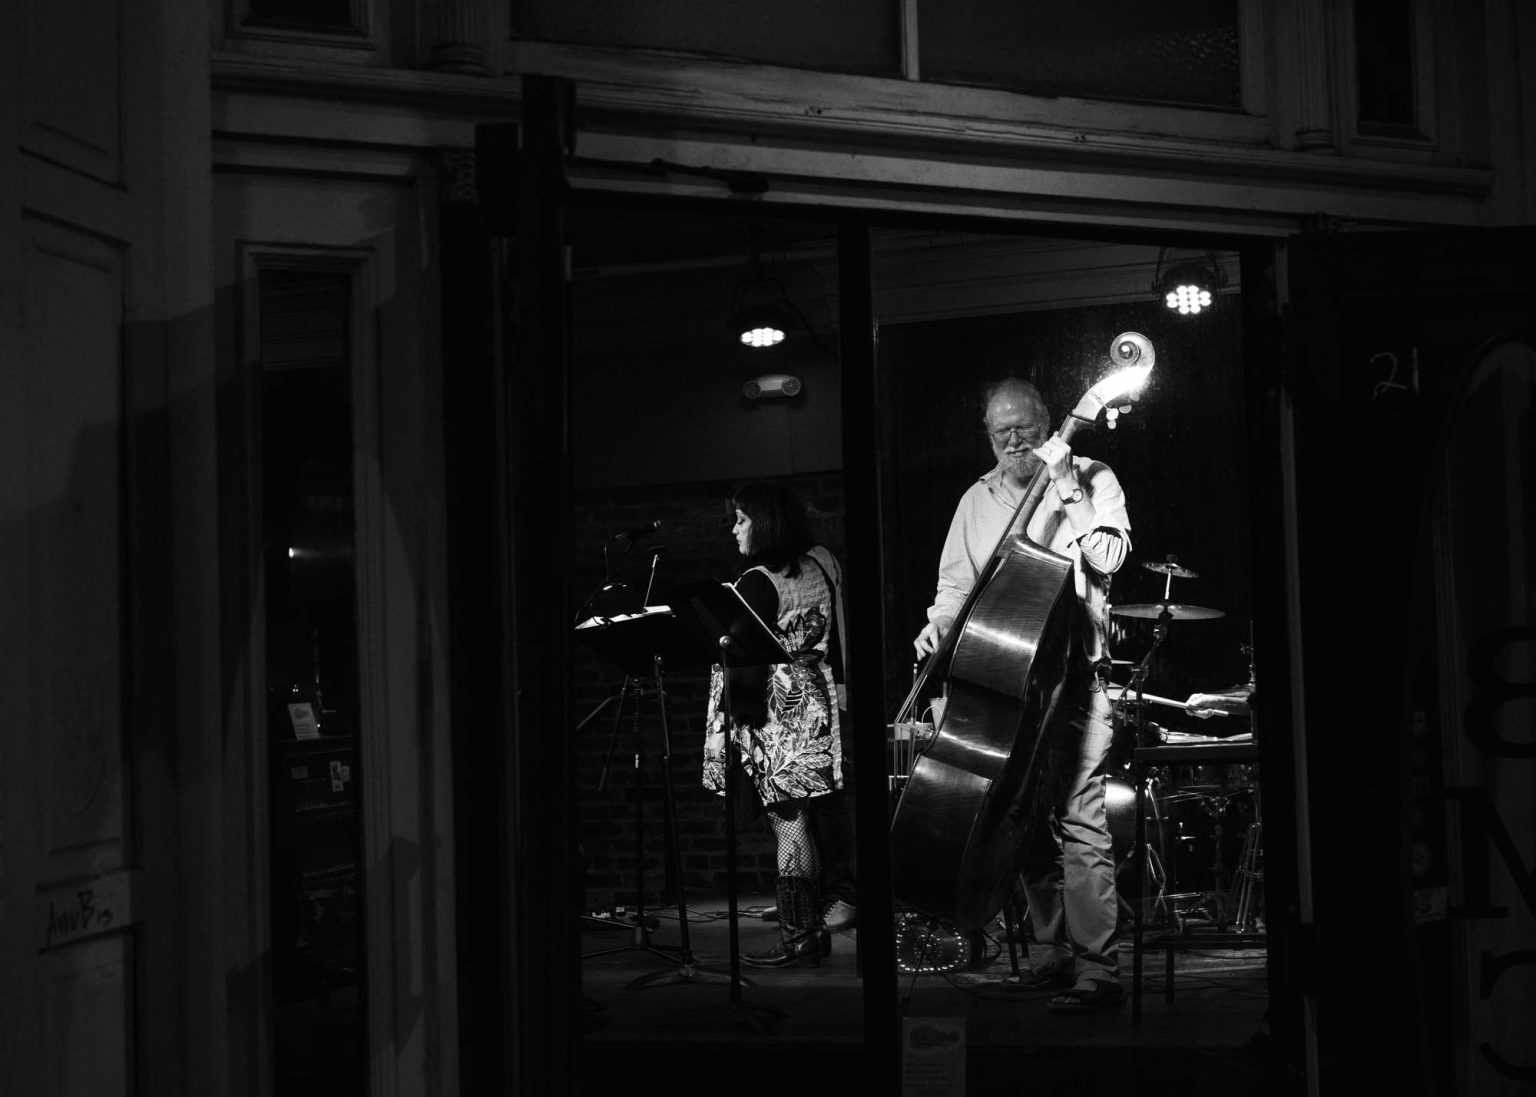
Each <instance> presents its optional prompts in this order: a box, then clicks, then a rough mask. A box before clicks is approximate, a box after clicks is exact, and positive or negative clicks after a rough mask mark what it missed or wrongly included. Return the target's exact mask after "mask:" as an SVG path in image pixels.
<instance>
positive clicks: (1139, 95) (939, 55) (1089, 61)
mask: <svg viewBox="0 0 1536 1097" xmlns="http://www.w3.org/2000/svg"><path fill="white" fill-rule="evenodd" d="M918 40H919V43H920V51H921V70H922V76H923V79H925V80H936V81H947V82H953V83H965V84H985V85H991V86H994V87H1002V88H1009V89H1012V90H1015V91H1027V92H1031V93H1034V94H1037V95H1073V96H1086V97H1096V98H1104V99H1127V100H1133V101H1137V102H1156V103H1173V104H1188V105H1192V106H1202V107H1220V108H1228V109H1236V108H1238V107H1239V106H1240V105H1241V101H1240V93H1241V88H1240V86H1239V82H1238V39H1237V3H1236V0H1166V2H1164V3H1160V4H1146V3H1141V2H1140V0H1112V2H1108V3H1097V4H1077V5H1074V4H1019V3H1015V2H1011V0H963V2H953V3H952V2H948V0H946V2H944V3H935V2H934V0H920V3H919V5H918Z"/></svg>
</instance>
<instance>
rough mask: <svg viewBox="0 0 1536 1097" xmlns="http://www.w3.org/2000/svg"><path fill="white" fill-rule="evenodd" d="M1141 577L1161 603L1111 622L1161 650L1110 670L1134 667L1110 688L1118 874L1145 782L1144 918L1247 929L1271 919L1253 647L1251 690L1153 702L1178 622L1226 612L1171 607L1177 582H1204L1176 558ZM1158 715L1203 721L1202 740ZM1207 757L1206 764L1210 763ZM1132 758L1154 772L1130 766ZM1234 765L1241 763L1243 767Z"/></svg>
mask: <svg viewBox="0 0 1536 1097" xmlns="http://www.w3.org/2000/svg"><path fill="white" fill-rule="evenodd" d="M1142 567H1144V568H1146V569H1147V570H1148V571H1152V572H1155V573H1157V574H1160V575H1162V576H1163V577H1164V580H1165V582H1164V590H1163V598H1162V600H1161V601H1158V602H1150V603H1144V604H1134V605H1111V606H1110V609H1109V612H1110V614H1111V616H1113V617H1121V618H1131V619H1142V620H1150V621H1153V622H1154V623H1155V629H1154V634H1153V641H1152V645H1151V647H1150V648H1149V649H1148V651H1147V652H1146V654H1145V656H1144V657H1143V658H1142V659H1141V660H1140V661H1139V662H1135V663H1133V662H1131V661H1130V660H1114V661H1113V665H1112V671H1118V670H1120V669H1121V668H1123V667H1130V668H1131V670H1130V678H1129V680H1128V681H1126V682H1124V683H1115V682H1112V683H1111V686H1110V694H1111V697H1113V698H1114V721H1115V727H1116V743H1117V748H1116V754H1115V761H1116V766H1115V769H1116V771H1117V772H1116V774H1114V775H1112V776H1111V777H1110V781H1109V784H1110V787H1109V789H1108V792H1107V799H1108V810H1109V824H1110V831H1111V834H1112V836H1113V838H1114V840H1115V854H1116V864H1117V866H1118V870H1119V871H1125V870H1126V869H1127V868H1128V867H1129V866H1130V865H1131V864H1134V861H1132V860H1131V858H1130V857H1129V854H1130V853H1131V851H1132V848H1133V846H1134V838H1133V837H1132V835H1133V831H1134V811H1135V803H1136V796H1137V793H1136V790H1137V785H1138V783H1140V786H1141V790H1142V799H1143V801H1144V803H1145V808H1146V820H1147V822H1146V827H1147V831H1146V836H1147V848H1146V855H1147V868H1148V872H1147V875H1146V881H1147V886H1148V892H1149V894H1148V895H1147V898H1146V900H1144V902H1145V904H1146V905H1145V906H1144V908H1143V909H1144V911H1145V912H1146V916H1147V917H1148V918H1151V919H1154V920H1155V919H1159V918H1161V919H1165V920H1167V921H1168V922H1170V923H1177V924H1178V925H1179V927H1180V928H1182V927H1183V926H1184V924H1185V923H1187V922H1195V921H1209V922H1211V923H1214V925H1215V927H1216V928H1222V929H1233V930H1237V931H1250V930H1253V929H1255V928H1257V927H1258V925H1259V923H1261V922H1262V920H1263V912H1262V909H1261V908H1262V879H1263V876H1262V865H1261V858H1262V843H1261V840H1260V839H1261V829H1260V818H1259V781H1258V774H1257V768H1256V766H1255V765H1253V764H1252V762H1253V759H1254V758H1255V757H1256V755H1255V754H1254V747H1253V744H1254V742H1255V740H1254V724H1253V715H1252V712H1251V709H1250V699H1251V697H1252V694H1253V691H1254V688H1255V681H1254V673H1253V645H1252V643H1248V644H1244V645H1243V650H1244V653H1245V654H1246V655H1247V656H1248V680H1247V681H1246V682H1239V683H1235V684H1233V685H1231V686H1229V687H1224V688H1220V689H1215V690H1211V691H1209V692H1197V693H1191V694H1190V695H1189V696H1188V698H1187V699H1186V700H1183V701H1180V700H1177V699H1175V698H1171V697H1163V696H1158V695H1157V694H1153V693H1149V692H1147V691H1146V690H1145V689H1144V688H1143V686H1144V683H1145V681H1146V677H1147V671H1148V667H1149V666H1150V663H1151V659H1152V656H1153V654H1154V652H1155V651H1156V650H1157V648H1158V646H1159V645H1160V644H1161V643H1162V642H1163V641H1164V640H1165V639H1166V638H1167V633H1168V627H1169V624H1170V623H1171V622H1175V621H1177V622H1185V621H1209V620H1214V619H1217V618H1220V617H1223V616H1225V614H1224V613H1223V611H1221V610H1219V609H1212V608H1210V607H1208V606H1200V605H1191V604H1189V603H1185V602H1176V601H1174V600H1173V598H1172V589H1173V580H1174V579H1196V578H1198V577H1199V575H1198V573H1197V572H1195V571H1194V570H1192V569H1191V568H1188V567H1185V566H1183V565H1181V564H1180V563H1179V562H1178V560H1177V558H1176V557H1173V556H1169V557H1167V558H1166V559H1165V560H1163V561H1159V562H1146V563H1143V564H1142ZM1111 677H1112V678H1113V677H1115V675H1114V674H1113V673H1112V674H1111ZM1149 706H1157V707H1158V708H1162V709H1169V710H1173V711H1174V712H1175V713H1177V714H1178V715H1177V716H1175V717H1174V718H1173V719H1176V720H1182V718H1183V717H1189V718H1191V719H1193V720H1198V721H1200V722H1201V723H1202V724H1203V725H1204V728H1205V730H1203V731H1201V732H1194V731H1189V730H1175V729H1171V728H1165V727H1162V726H1160V725H1159V724H1157V723H1154V722H1153V721H1151V720H1149V719H1148V718H1147V714H1148V712H1149V711H1150V710H1149ZM1170 722H1171V721H1170ZM1185 726H1186V727H1187V726H1188V725H1185ZM1127 740H1128V741H1129V744H1130V745H1131V746H1132V747H1133V748H1137V747H1168V748H1178V747H1193V748H1195V749H1192V750H1177V749H1169V750H1168V751H1166V752H1160V751H1157V750H1148V751H1142V750H1133V751H1126V750H1124V749H1122V747H1121V745H1122V744H1125V743H1126V742H1127ZM1160 753H1166V754H1167V755H1169V756H1170V760H1169V761H1167V762H1161V761H1160V760H1159V761H1151V760H1152V759H1154V758H1156V757H1157V756H1158V755H1159V754H1160ZM1202 753H1203V754H1205V755H1206V756H1207V757H1204V758H1203V757H1201V755H1202ZM1132 756H1135V757H1141V758H1144V759H1147V760H1148V761H1151V764H1146V765H1140V766H1137V765H1132V764H1131V760H1130V759H1131V757H1132ZM1235 756H1236V758H1241V759H1242V760H1235ZM1127 875H1128V876H1131V875H1134V874H1132V873H1127Z"/></svg>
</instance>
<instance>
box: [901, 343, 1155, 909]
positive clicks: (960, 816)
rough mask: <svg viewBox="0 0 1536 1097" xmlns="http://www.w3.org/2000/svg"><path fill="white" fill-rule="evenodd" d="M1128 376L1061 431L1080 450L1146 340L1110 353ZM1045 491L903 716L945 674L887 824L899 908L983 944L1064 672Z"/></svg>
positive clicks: (1061, 589)
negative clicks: (923, 744) (1032, 534)
mask: <svg viewBox="0 0 1536 1097" xmlns="http://www.w3.org/2000/svg"><path fill="white" fill-rule="evenodd" d="M1110 359H1111V361H1112V362H1113V363H1115V364H1116V366H1117V367H1118V368H1117V369H1115V370H1114V372H1112V373H1110V374H1109V375H1108V376H1106V377H1105V378H1104V379H1103V380H1101V381H1100V382H1099V383H1098V384H1096V385H1094V386H1093V387H1092V388H1091V389H1089V390H1088V392H1087V393H1086V394H1084V396H1083V397H1082V399H1081V400H1079V401H1078V403H1077V406H1076V407H1074V408H1073V409H1072V411H1071V412H1070V413H1069V414H1068V415H1067V417H1066V418H1065V419H1064V420H1063V421H1062V424H1061V426H1060V428H1059V429H1058V430H1057V434H1059V435H1060V436H1061V438H1062V440H1063V441H1066V442H1068V443H1069V444H1070V443H1071V440H1072V437H1073V435H1075V434H1076V433H1077V432H1078V431H1079V430H1083V429H1087V428H1091V427H1093V426H1094V425H1095V424H1096V423H1097V422H1098V420H1099V417H1100V416H1101V415H1107V417H1108V419H1109V420H1110V424H1111V425H1113V420H1114V417H1115V416H1116V415H1118V414H1119V412H1120V411H1122V410H1124V409H1125V408H1127V407H1129V405H1130V404H1131V402H1132V401H1134V400H1135V398H1136V397H1137V395H1138V394H1139V393H1140V390H1141V388H1142V386H1143V385H1144V384H1145V383H1146V380H1147V377H1148V376H1149V375H1150V373H1151V371H1152V366H1153V363H1154V361H1155V359H1156V355H1155V353H1154V352H1153V350H1152V344H1151V343H1150V342H1149V341H1148V340H1147V338H1146V337H1145V336H1144V335H1141V334H1140V333H1138V332H1125V333H1123V334H1121V335H1118V336H1116V337H1115V339H1114V341H1113V342H1112V343H1111V345H1110ZM1048 484H1049V478H1048V475H1047V471H1046V469H1045V468H1044V467H1042V468H1040V469H1039V470H1037V471H1036V473H1035V475H1034V478H1033V479H1032V480H1031V481H1030V484H1029V487H1028V489H1027V490H1026V491H1025V493H1024V497H1023V498H1022V499H1021V500H1020V501H1019V505H1018V506H1017V507H1016V508H1015V510H1014V513H1013V517H1012V519H1011V521H1009V523H1008V525H1007V526H1006V527H1005V528H1004V531H1003V534H1002V536H1001V537H1000V538H999V540H998V543H997V545H996V547H995V548H994V549H993V550H992V554H991V556H990V557H989V559H988V561H987V563H986V564H985V565H984V566H983V568H982V571H981V574H979V575H978V576H977V577H976V582H975V583H974V584H973V585H972V587H971V591H970V594H969V595H968V596H967V597H966V600H965V602H964V603H963V604H962V606H961V608H960V611H959V613H958V614H956V616H955V621H954V624H953V625H951V626H950V629H949V631H948V632H947V633H946V634H945V636H944V639H943V640H942V641H941V643H940V644H939V647H938V649H937V650H936V651H934V652H933V654H932V655H931V656H930V657H929V658H928V660H927V662H926V663H925V664H924V667H923V670H922V672H921V673H920V674H919V675H918V677H917V679H916V681H914V683H913V686H912V690H911V692H910V693H909V694H908V695H907V698H906V700H905V701H904V702H903V704H902V708H901V711H900V712H899V713H898V714H897V722H898V723H900V722H902V721H904V720H907V719H910V716H911V713H912V712H913V711H914V709H915V707H916V705H917V703H918V700H919V698H921V697H923V696H925V692H924V691H925V687H926V686H927V683H928V681H929V679H930V678H932V677H933V676H934V675H935V674H936V673H938V668H945V669H946V672H947V675H948V685H949V699H948V701H947V703H946V705H945V708H944V714H943V717H942V719H941V720H940V722H939V727H938V728H937V729H936V731H935V734H934V737H933V739H932V740H931V742H930V744H929V746H928V747H927V748H926V749H925V750H924V751H923V752H922V753H921V754H920V755H919V756H918V757H917V759H916V761H915V762H914V764H913V766H912V771H911V773H910V775H909V776H908V777H907V781H906V786H905V788H904V789H903V790H902V792H901V796H900V799H899V800H898V801H897V804H896V810H895V813H894V815H893V816H892V819H891V836H890V842H891V858H892V875H893V882H894V888H895V897H896V900H897V902H898V903H902V904H905V905H906V906H908V907H909V908H912V909H914V910H917V911H920V912H923V913H925V914H928V915H930V916H932V917H935V918H938V919H941V920H943V921H945V922H948V923H950V924H951V925H953V926H954V927H955V928H957V929H959V930H961V931H963V932H977V931H979V930H981V929H982V928H983V927H984V926H986V925H987V923H988V922H990V921H991V920H992V918H993V917H995V916H996V914H997V912H998V911H999V910H1000V909H1002V905H1003V900H1004V898H1005V897H1006V895H1007V892H1008V889H1009V886H1010V882H1011V880H1012V879H1013V878H1014V877H1015V876H1016V875H1017V874H1018V871H1019V868H1020V866H1021V864H1022V861H1023V858H1024V853H1025V847H1026V843H1027V841H1028V839H1029V830H1030V827H1031V826H1032V825H1033V823H1034V819H1035V815H1036V812H1035V805H1034V796H1035V790H1036V786H1037V784H1038V775H1039V769H1040V763H1041V760H1042V759H1043V758H1044V756H1045V744H1046V741H1047V739H1048V738H1049V736H1048V735H1047V734H1046V731H1047V727H1048V726H1049V719H1050V715H1051V713H1050V706H1051V701H1052V699H1053V697H1054V696H1055V695H1056V694H1057V692H1058V687H1059V686H1060V684H1061V683H1062V681H1063V679H1064V676H1065V673H1066V667H1067V659H1068V652H1069V641H1070V639H1071V629H1072V623H1071V616H1072V612H1073V605H1072V603H1073V600H1074V599H1075V597H1076V594H1075V592H1074V589H1073V574H1072V561H1071V560H1070V559H1069V558H1068V557H1066V556H1063V555H1061V554H1060V553H1057V552H1052V551H1051V550H1050V549H1047V548H1045V547H1043V546H1041V545H1038V544H1035V543H1034V542H1033V541H1031V540H1030V539H1029V538H1028V537H1027V536H1026V535H1025V534H1024V532H1023V531H1024V530H1026V529H1028V527H1029V520H1030V518H1032V517H1033V516H1034V513H1035V510H1036V509H1037V508H1038V507H1039V505H1040V501H1041V499H1042V498H1044V495H1045V491H1046V488H1047V486H1048Z"/></svg>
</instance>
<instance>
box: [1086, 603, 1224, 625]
mask: <svg viewBox="0 0 1536 1097" xmlns="http://www.w3.org/2000/svg"><path fill="white" fill-rule="evenodd" d="M1165 610H1166V611H1167V613H1168V616H1169V617H1170V618H1172V619H1173V620H1175V621H1209V620H1210V619H1211V618H1213V617H1225V616H1226V615H1227V614H1226V611H1225V610H1219V609H1211V608H1210V607H1209V606H1188V605H1184V604H1182V603H1179V602H1147V603H1142V604H1137V605H1129V606H1110V607H1109V612H1110V613H1112V614H1114V615H1115V616H1116V617H1147V618H1151V619H1152V620H1154V621H1155V620H1157V619H1158V618H1159V617H1161V616H1162V615H1163V612H1164V611H1165Z"/></svg>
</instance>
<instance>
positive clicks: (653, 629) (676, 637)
mask: <svg viewBox="0 0 1536 1097" xmlns="http://www.w3.org/2000/svg"><path fill="white" fill-rule="evenodd" d="M576 635H577V637H578V638H579V639H580V640H582V642H584V643H585V644H586V645H587V646H588V647H589V648H590V649H591V650H592V651H593V653H594V654H596V655H597V656H598V658H600V659H602V660H603V661H604V662H607V663H610V664H612V665H613V666H616V667H618V668H620V669H621V670H623V671H624V672H625V678H624V686H623V687H622V692H621V693H620V701H619V711H618V713H616V714H615V716H614V728H615V732H617V728H618V722H619V719H620V717H621V716H622V714H623V709H624V703H623V697H624V696H625V695H627V694H628V692H629V689H630V682H631V680H633V679H638V678H640V677H643V676H644V674H645V673H646V669H647V667H648V668H649V672H650V674H652V675H653V676H654V678H655V682H656V704H657V713H658V715H659V717H660V720H661V742H662V753H661V784H662V794H663V799H662V809H663V811H662V813H663V825H664V827H665V828H666V834H665V838H666V846H665V852H666V858H667V867H668V869H669V870H670V872H671V874H672V879H673V881H674V883H675V886H676V888H677V914H678V919H677V921H678V930H679V935H680V939H681V946H680V949H679V952H680V955H681V964H680V966H679V967H678V968H677V970H675V971H672V972H652V973H650V974H647V975H642V976H640V977H639V978H637V979H634V980H633V981H631V982H630V983H629V984H628V987H629V988H635V987H643V986H652V985H655V984H658V983H681V982H694V981H703V982H720V981H722V980H723V979H725V978H726V976H724V975H722V974H720V973H718V972H714V971H713V970H711V969H710V968H708V967H707V966H705V965H703V964H700V963H699V962H698V961H696V960H695V959H694V956H693V948H692V945H691V943H690V941H689V935H688V903H687V899H686V897H685V893H684V889H683V869H682V862H681V858H680V857H679V855H678V842H677V808H676V801H675V800H674V798H673V794H672V734H671V730H670V728H669V727H668V724H667V696H666V688H665V686H664V685H663V679H664V671H663V668H664V667H665V666H668V665H670V666H679V667H688V666H703V665H708V663H707V659H706V658H705V652H704V651H703V650H702V649H701V648H700V646H699V644H698V642H697V640H696V639H695V637H694V636H693V635H692V634H691V633H689V632H687V631H685V630H684V629H683V627H682V626H681V624H680V623H679V622H678V620H677V617H676V615H674V614H673V612H672V610H671V608H670V607H668V606H646V607H645V608H644V609H642V610H641V612H639V613H629V614H621V615H619V616H617V617H605V618H589V619H588V620H586V621H583V622H582V623H581V624H579V625H577V626H576ZM606 703H607V702H604V704H606ZM640 703H641V702H640V699H638V698H637V700H636V702H635V716H634V719H635V773H636V785H635V843H636V852H635V858H636V863H635V875H636V880H635V890H636V904H635V943H637V944H639V945H640V946H641V947H643V948H645V949H646V950H647V951H649V952H654V953H656V954H657V955H658V956H662V957H664V958H666V959H669V960H670V959H672V957H670V956H667V954H666V953H663V952H661V951H660V950H659V949H657V948H655V947H654V946H652V945H651V944H650V942H649V937H648V935H647V932H646V929H645V844H644V841H643V831H642V827H643V825H644V804H643V798H642V796H641V794H640V786H639V772H640V741H639V740H640ZM599 708H601V706H599ZM593 715H596V712H594V713H593ZM605 768H606V767H605ZM624 947H627V946H623V945H621V946H618V948H624ZM614 951H618V949H617V948H615V949H602V950H600V951H599V952H598V953H593V954H591V955H601V954H602V953H606V952H614Z"/></svg>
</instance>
